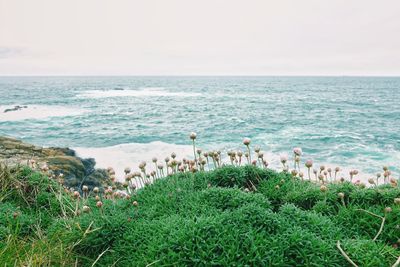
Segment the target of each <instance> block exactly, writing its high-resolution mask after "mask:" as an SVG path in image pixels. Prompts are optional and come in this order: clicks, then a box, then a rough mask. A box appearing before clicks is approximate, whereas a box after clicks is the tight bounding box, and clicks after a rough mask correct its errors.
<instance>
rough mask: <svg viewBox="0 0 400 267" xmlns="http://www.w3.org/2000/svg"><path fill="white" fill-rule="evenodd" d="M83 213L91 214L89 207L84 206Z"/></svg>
mask: <svg viewBox="0 0 400 267" xmlns="http://www.w3.org/2000/svg"><path fill="white" fill-rule="evenodd" d="M82 211H83V212H84V213H88V212H90V208H89V206H83V207H82Z"/></svg>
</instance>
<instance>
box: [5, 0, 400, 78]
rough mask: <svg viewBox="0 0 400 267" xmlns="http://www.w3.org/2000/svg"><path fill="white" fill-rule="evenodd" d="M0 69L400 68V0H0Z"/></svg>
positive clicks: (306, 71) (380, 71)
mask: <svg viewBox="0 0 400 267" xmlns="http://www.w3.org/2000/svg"><path fill="white" fill-rule="evenodd" d="M0 75H397V76H398V75H400V1H399V0H329V1H328V0H275V1H272V0H259V1H256V0H242V1H239V0H141V1H138V0H126V1H125V0H107V1H106V0H0Z"/></svg>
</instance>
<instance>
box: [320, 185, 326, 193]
mask: <svg viewBox="0 0 400 267" xmlns="http://www.w3.org/2000/svg"><path fill="white" fill-rule="evenodd" d="M319 190H320V191H321V192H326V191H327V190H328V188H327V187H326V186H325V185H321V186H320V188H319Z"/></svg>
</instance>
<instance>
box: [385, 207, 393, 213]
mask: <svg viewBox="0 0 400 267" xmlns="http://www.w3.org/2000/svg"><path fill="white" fill-rule="evenodd" d="M384 211H385V213H391V212H392V208H391V207H386V208H385V209H384Z"/></svg>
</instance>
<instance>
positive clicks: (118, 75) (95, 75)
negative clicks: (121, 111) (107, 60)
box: [0, 74, 400, 78]
mask: <svg viewBox="0 0 400 267" xmlns="http://www.w3.org/2000/svg"><path fill="white" fill-rule="evenodd" d="M0 77H343V78H345V77H359V78H363V77H365V78H367V77H376V78H380V77H382V78H400V74H395V75H391V74H381V75H376V74H372V75H368V74H354V75H351V74H343V75H339V74H307V75H305V74H304V75H303V74H294V75H289V74H276V75H272V74H5V75H4V74H0Z"/></svg>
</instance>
